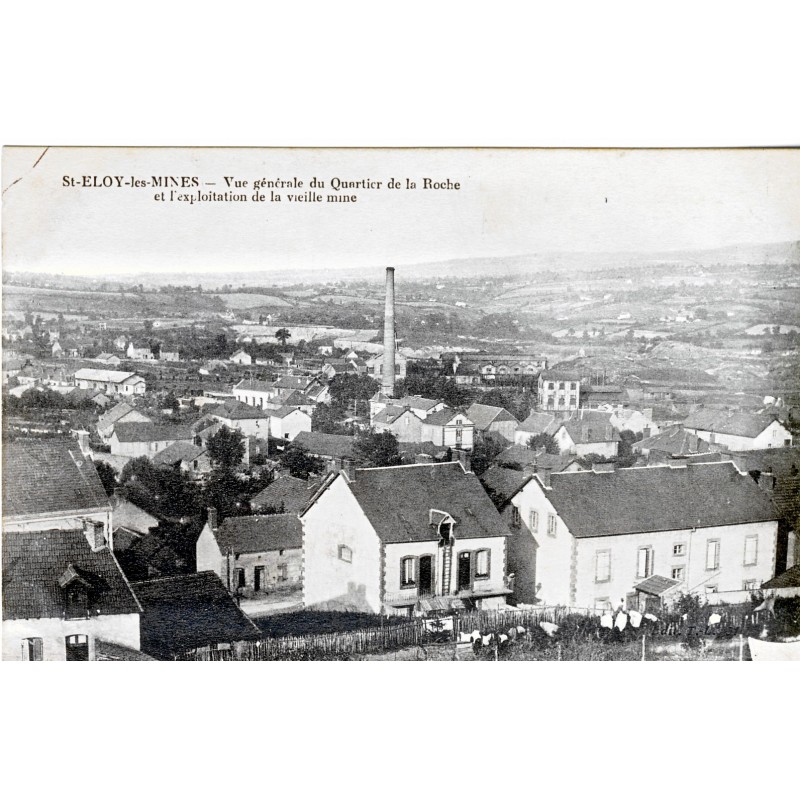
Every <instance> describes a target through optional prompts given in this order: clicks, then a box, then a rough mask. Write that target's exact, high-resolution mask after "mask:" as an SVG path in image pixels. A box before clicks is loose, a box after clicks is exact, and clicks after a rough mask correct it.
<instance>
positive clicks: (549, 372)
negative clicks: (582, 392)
mask: <svg viewBox="0 0 800 800" xmlns="http://www.w3.org/2000/svg"><path fill="white" fill-rule="evenodd" d="M539 377H540V378H541V379H542V380H545V381H579V380H580V379H581V378H580V375H578V373H577V372H569V371H567V370H560V369H546V370H542V372H540V373H539Z"/></svg>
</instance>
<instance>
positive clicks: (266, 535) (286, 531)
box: [213, 514, 303, 553]
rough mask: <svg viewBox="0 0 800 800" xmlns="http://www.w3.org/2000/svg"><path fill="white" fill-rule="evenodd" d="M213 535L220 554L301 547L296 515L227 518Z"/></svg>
mask: <svg viewBox="0 0 800 800" xmlns="http://www.w3.org/2000/svg"><path fill="white" fill-rule="evenodd" d="M213 533H214V538H215V539H216V540H217V544H218V545H219V549H220V550H222V552H223V553H227V552H228V551H229V550H230V551H233V552H234V553H266V552H267V551H268V550H294V549H298V548H300V547H302V546H303V528H302V525H301V524H300V518H299V517H298V516H297V514H265V515H253V516H250V517H228V518H227V519H225V520H224V521H223V523H222V525H220V526H219V528H218V529H217V530H216V531H214V532H213Z"/></svg>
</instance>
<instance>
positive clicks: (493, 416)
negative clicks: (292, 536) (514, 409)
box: [467, 403, 519, 431]
mask: <svg viewBox="0 0 800 800" xmlns="http://www.w3.org/2000/svg"><path fill="white" fill-rule="evenodd" d="M467 416H468V417H469V418H470V419H471V420H472V422H473V423H474V425H475V430H478V431H485V430H486V429H487V428H488V427H489V426H490V425H491V424H492V423H493V422H518V421H519V420H517V418H516V417H515V416H513V415H512V414H510V413H509V412H508V411H506V409H505V408H500V406H486V405H483V403H473V404H472V405H471V406H470V407H469V408H468V409H467Z"/></svg>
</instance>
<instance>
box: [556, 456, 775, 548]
mask: <svg viewBox="0 0 800 800" xmlns="http://www.w3.org/2000/svg"><path fill="white" fill-rule="evenodd" d="M550 482H551V486H552V488H551V489H546V490H545V492H546V494H547V499H548V500H549V501H550V502H551V503H552V504H553V506H555V508H556V510H557V511H558V514H559V516H560V517H561V518H562V519H563V520H564V522H565V523H566V525H567V527H568V528H569V530H570V532H571V533H572V535H573V536H575V537H577V538H585V537H592V536H613V535H615V534H622V533H642V532H646V531H663V530H680V529H686V528H693V527H696V528H705V527H710V526H715V525H737V524H740V523H748V522H767V521H772V520H777V519H778V513H777V509H776V508H775V506H774V504H773V503H772V501H771V500H770V499H769V497H768V496H767V494H766V493H765V492H763V491H762V490H761V489H759V488H758V486H757V485H756V484H755V482H754V481H753V480H752V479H751V478H750V477H749V476H748V475H742V473H740V472H739V471H738V470H737V469H736V467H735V466H734V464H732V463H731V462H730V461H727V462H723V463H721V464H690V465H688V466H686V467H678V468H674V467H668V466H664V467H640V468H633V469H620V470H617V471H615V472H592V471H586V472H558V473H554V474H553V475H552V476H551V478H550Z"/></svg>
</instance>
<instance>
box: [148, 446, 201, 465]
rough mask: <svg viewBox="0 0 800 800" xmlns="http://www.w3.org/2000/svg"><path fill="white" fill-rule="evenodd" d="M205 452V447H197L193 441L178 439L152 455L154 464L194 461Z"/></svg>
mask: <svg viewBox="0 0 800 800" xmlns="http://www.w3.org/2000/svg"><path fill="white" fill-rule="evenodd" d="M205 452H206V448H205V447H204V446H203V447H199V446H198V445H196V444H194V443H193V442H187V441H185V440H184V441H179V442H175V443H174V444H171V445H169V447H165V448H164V449H163V450H161V451H160V452H158V453H156V454H155V455H154V456H153V463H154V464H174V463H176V462H177V461H194V459H195V458H199V457H200V456H201V455H203V453H205Z"/></svg>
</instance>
